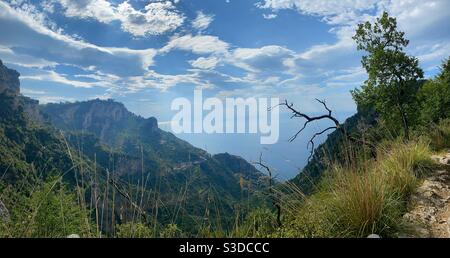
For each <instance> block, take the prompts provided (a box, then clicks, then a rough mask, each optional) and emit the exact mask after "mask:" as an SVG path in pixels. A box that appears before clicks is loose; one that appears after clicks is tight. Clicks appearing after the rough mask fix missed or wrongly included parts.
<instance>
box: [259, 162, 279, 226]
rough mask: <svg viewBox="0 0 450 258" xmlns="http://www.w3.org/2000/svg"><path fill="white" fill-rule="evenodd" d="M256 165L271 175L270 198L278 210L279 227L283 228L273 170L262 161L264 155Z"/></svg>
mask: <svg viewBox="0 0 450 258" xmlns="http://www.w3.org/2000/svg"><path fill="white" fill-rule="evenodd" d="M254 164H256V165H258V166H260V167H261V168H263V169H264V170H266V171H267V173H268V175H269V193H270V196H271V199H272V205H273V206H274V207H275V209H277V224H278V226H279V227H281V206H280V204H279V203H278V202H277V201H276V198H275V196H274V192H273V176H272V170H271V169H270V168H269V166H267V165H266V164H264V162H263V160H262V153H260V155H259V161H257V162H254Z"/></svg>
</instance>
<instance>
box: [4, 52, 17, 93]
mask: <svg viewBox="0 0 450 258" xmlns="http://www.w3.org/2000/svg"><path fill="white" fill-rule="evenodd" d="M19 75H20V74H19V73H18V72H17V71H16V70H12V69H9V68H7V67H6V66H4V65H3V63H2V61H1V60H0V94H3V93H6V94H9V95H18V94H19V93H20V82H19Z"/></svg>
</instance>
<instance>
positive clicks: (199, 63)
mask: <svg viewBox="0 0 450 258" xmlns="http://www.w3.org/2000/svg"><path fill="white" fill-rule="evenodd" d="M218 62H219V59H218V58H217V57H214V56H212V57H206V58H205V57H199V58H197V59H196V60H193V61H191V62H190V64H191V65H192V67H195V68H199V69H213V68H215V67H216V65H217V63H218Z"/></svg>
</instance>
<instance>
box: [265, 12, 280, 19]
mask: <svg viewBox="0 0 450 258" xmlns="http://www.w3.org/2000/svg"><path fill="white" fill-rule="evenodd" d="M263 17H264V19H266V20H271V19H275V18H277V15H276V14H274V13H269V14H263Z"/></svg>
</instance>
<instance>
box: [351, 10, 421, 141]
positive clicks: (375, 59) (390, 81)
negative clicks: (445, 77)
mask: <svg viewBox="0 0 450 258" xmlns="http://www.w3.org/2000/svg"><path fill="white" fill-rule="evenodd" d="M353 39H354V40H355V41H356V43H357V47H358V50H363V51H365V52H366V53H367V55H365V56H363V58H362V65H363V67H364V68H365V69H366V71H367V73H368V79H367V80H366V82H365V83H364V85H363V86H362V87H361V89H355V90H353V91H352V95H353V98H354V100H355V101H356V103H357V105H358V108H360V109H361V108H362V109H374V110H375V111H376V112H377V113H379V114H380V116H381V117H382V118H383V119H384V120H386V122H387V123H388V124H389V125H391V126H393V127H394V128H396V125H398V124H401V125H402V127H403V131H404V134H405V136H406V138H409V130H410V126H411V124H413V123H414V121H413V119H414V118H415V116H416V114H415V112H416V111H417V100H416V93H417V90H418V80H419V79H420V78H422V77H423V71H422V69H420V68H419V62H418V60H417V58H415V57H412V56H408V55H407V54H406V53H405V52H404V48H405V47H406V46H407V45H408V43H409V41H408V40H407V39H406V38H405V33H404V32H401V31H398V30H397V21H396V19H395V18H392V17H389V15H388V13H387V12H384V13H383V15H382V16H381V17H380V18H377V20H376V21H375V22H374V23H373V24H372V23H370V22H365V23H362V24H359V25H358V28H357V30H356V34H355V35H354V37H353Z"/></svg>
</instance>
